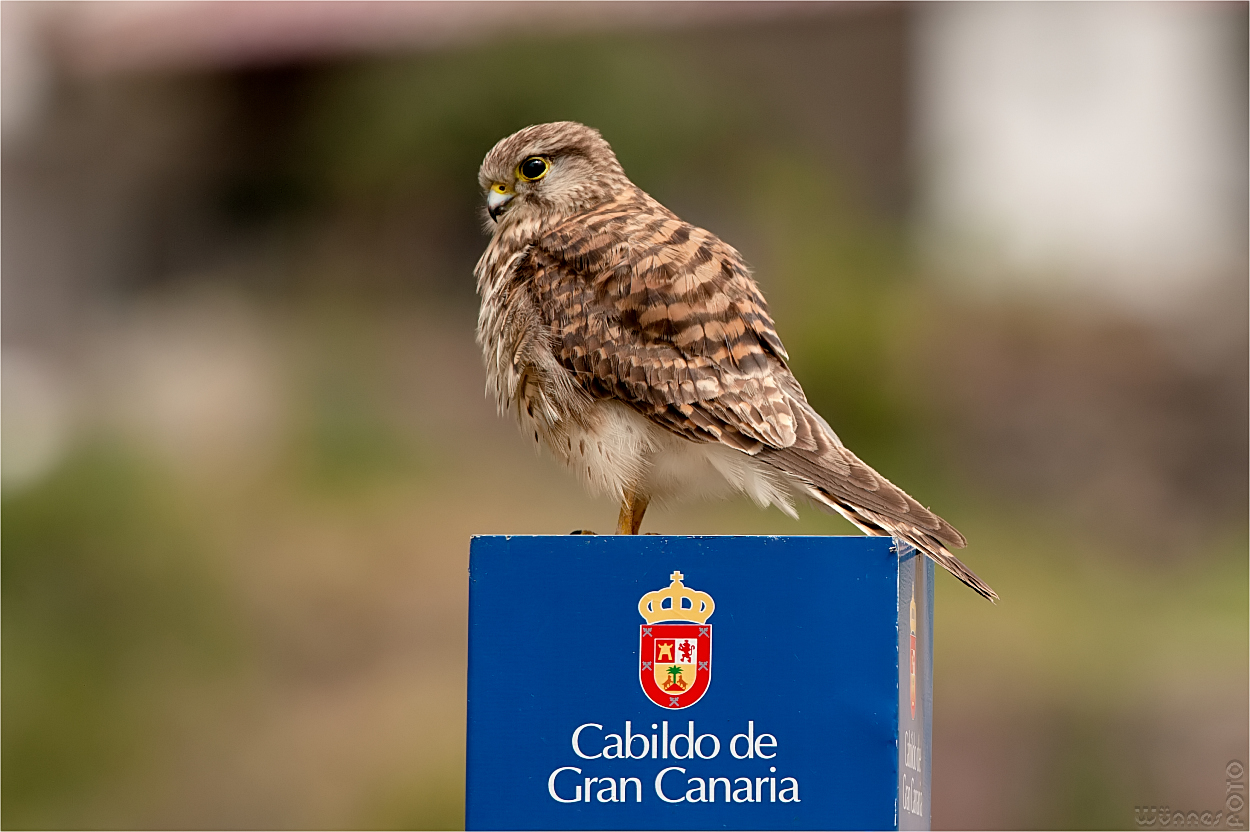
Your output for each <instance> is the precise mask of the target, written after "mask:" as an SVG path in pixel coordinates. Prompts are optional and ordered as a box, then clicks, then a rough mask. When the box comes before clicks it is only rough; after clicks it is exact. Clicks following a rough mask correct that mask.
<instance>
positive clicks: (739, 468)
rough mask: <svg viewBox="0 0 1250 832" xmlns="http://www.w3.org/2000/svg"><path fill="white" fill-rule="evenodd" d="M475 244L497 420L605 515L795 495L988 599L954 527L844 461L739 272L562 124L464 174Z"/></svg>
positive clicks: (630, 523)
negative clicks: (680, 503) (893, 542)
mask: <svg viewBox="0 0 1250 832" xmlns="http://www.w3.org/2000/svg"><path fill="white" fill-rule="evenodd" d="M478 184H479V185H480V187H481V189H482V191H483V194H484V201H485V210H484V216H483V222H484V224H485V227H486V231H487V232H488V233H489V234H490V241H489V242H488V243H487V246H486V249H485V251H484V252H483V253H482V256H481V258H480V259H479V260H478V262H477V265H476V267H475V269H474V277H475V279H476V283H477V292H478V295H479V297H480V301H481V306H480V310H479V314H478V322H477V332H476V336H477V343H478V345H479V346H480V347H481V349H482V356H483V359H484V361H485V365H486V391H487V395H488V397H490V398H493V399H494V401H495V403H496V405H497V406H498V409H499V412H500V414H501V415H506V414H507V413H508V412H509V411H511V412H512V413H513V414H514V415H515V417H516V419H517V420H518V423H519V425H520V428H521V430H522V432H523V433H524V434H525V435H526V436H527V437H529V438H531V439H532V440H533V442H534V443H535V444H536V445H537V446H539V447H540V448H542V447H545V448H546V449H547V450H548V451H549V452H550V453H551V454H552V455H553V456H554V457H555V458H556V460H558V461H559V462H561V463H563V464H564V465H565V466H566V467H568V468H569V469H570V470H571V471H572V472H573V473H574V474H575V475H576V476H577V477H578V478H579V479H580V480H581V482H582V484H583V485H584V486H585V487H586V488H587V490H589V491H590V492H591V493H592V494H596V495H601V496H602V495H607V496H611V497H612V498H614V499H616V500H617V501H618V502H619V504H620V513H619V516H618V520H617V528H616V531H617V533H618V534H638V533H639V531H640V527H641V524H642V518H643V514H644V513H645V512H646V510H647V506H648V505H649V504H650V503H651V501H653V500H656V501H667V500H673V499H677V498H683V497H688V496H692V495H703V496H729V495H731V494H733V493H742V494H745V495H746V496H747V497H749V498H750V499H751V500H753V501H754V502H755V503H756V504H758V505H759V506H761V507H764V508H766V507H768V506H769V505H775V506H776V507H777V508H779V509H780V510H781V511H783V512H785V513H786V514H787V515H789V516H791V517H794V518H796V519H797V517H798V515H797V513H796V512H795V509H794V502H795V498H796V497H802V498H806V499H808V500H810V501H811V502H813V503H815V504H816V505H818V506H820V507H822V508H824V509H825V510H828V511H832V512H836V513H838V514H840V515H841V516H843V517H845V518H846V519H847V520H849V521H850V522H851V523H852V524H854V525H855V526H856V527H858V528H859V529H860V530H861V531H863V532H864V533H866V534H869V535H890V536H894V537H897V538H901V539H902V540H904V541H906V542H907V543H909V544H911V545H912V546H913V547H915V548H916V549H917V550H918V551H920V552H922V553H924V555H926V556H927V557H929V558H931V559H932V560H933V561H935V562H936V563H937V564H939V565H940V566H942V567H944V568H945V569H947V570H948V571H949V572H951V573H952V574H953V575H954V576H955V577H956V578H958V579H959V580H960V581H962V582H964V583H965V584H967V585H968V586H970V587H971V588H972V589H974V590H975V591H976V592H978V593H980V594H981V595H982V596H984V597H986V598H988V599H989V600H990V601H995V600H996V599H997V598H998V595H997V593H995V592H994V590H993V589H991V588H990V587H989V585H987V584H986V583H985V582H984V581H982V580H981V579H980V578H978V577H977V576H976V575H975V574H974V573H973V572H972V571H971V570H970V569H969V568H968V567H966V566H965V565H964V564H963V563H961V562H960V561H959V559H958V558H956V557H955V556H954V555H953V554H952V553H951V549H960V548H963V547H964V546H965V545H966V541H965V539H964V536H963V535H962V534H960V533H959V532H958V531H957V530H956V529H955V528H954V527H953V526H951V525H950V524H949V523H947V522H946V521H945V520H943V519H942V518H941V517H939V516H938V515H936V514H934V513H933V512H932V511H930V510H929V509H928V508H926V507H925V506H923V505H921V504H920V503H919V502H917V501H916V500H914V499H913V498H912V497H911V496H909V495H908V494H907V493H906V492H904V491H903V490H902V489H901V488H899V487H897V486H895V485H894V484H893V483H891V482H890V481H889V480H887V479H886V478H885V477H883V476H882V475H881V474H878V473H877V472H876V471H875V470H873V469H872V468H871V467H869V466H868V465H867V464H866V463H865V462H863V461H862V460H861V459H860V458H859V457H857V456H856V455H855V454H854V453H852V452H851V451H850V449H848V448H847V447H846V446H845V445H844V444H843V443H842V441H841V439H839V438H838V435H837V434H836V433H834V431H833V428H831V427H830V426H829V423H828V422H827V421H825V419H824V418H822V417H821V415H820V414H819V413H817V412H816V410H815V409H814V408H813V407H812V405H811V404H810V403H809V402H808V401H807V397H806V395H805V394H804V392H803V388H802V387H801V386H800V385H799V382H798V380H797V379H796V378H795V376H794V374H793V373H792V372H791V370H790V366H789V362H790V359H789V356H788V355H787V353H786V349H785V347H784V346H783V345H782V342H781V339H780V338H779V337H778V335H777V332H776V328H775V326H774V324H773V319H772V317H771V316H770V314H769V311H768V306H767V304H766V303H765V301H764V296H763V294H762V293H761V292H760V289H759V287H758V286H757V285H756V282H755V280H754V278H753V277H752V276H751V273H750V271H749V270H748V267H747V265H746V263H745V261H744V260H743V258H742V255H741V254H739V253H738V252H737V251H736V250H735V249H734V248H733V247H731V246H730V245H729V244H727V243H725V242H724V241H722V240H721V239H720V238H719V237H717V236H716V235H715V234H713V233H711V232H709V231H707V230H705V229H702V228H699V227H697V226H695V225H692V224H690V223H688V222H685V221H683V220H682V219H681V218H680V217H678V216H677V215H676V214H674V213H673V212H672V211H670V210H668V209H667V208H665V207H664V206H663V205H661V204H660V203H659V202H658V201H656V200H655V199H653V198H652V197H651V196H650V195H648V194H647V193H646V192H644V191H643V190H642V189H641V188H639V187H638V186H637V185H635V184H634V183H633V182H632V181H631V180H630V179H629V177H628V176H627V175H626V174H625V171H624V169H623V168H622V166H621V164H620V162H619V161H618V160H617V157H616V154H615V153H614V152H613V150H612V148H611V146H610V145H609V144H608V142H607V141H606V140H605V139H604V138H603V136H602V135H601V134H600V133H599V131H598V130H595V129H594V128H591V127H588V126H586V125H584V124H580V123H578V122H573V121H557V122H551V123H546V124H535V125H531V126H529V127H525V128H524V129H521V130H519V131H517V132H515V133H513V134H512V135H510V136H507V137H505V138H503V139H501V140H500V141H499V142H498V143H497V144H496V145H495V146H494V147H493V148H492V149H491V150H490V151H489V152H488V153H487V154H486V156H485V158H484V159H483V161H482V165H481V168H480V170H479V172H478Z"/></svg>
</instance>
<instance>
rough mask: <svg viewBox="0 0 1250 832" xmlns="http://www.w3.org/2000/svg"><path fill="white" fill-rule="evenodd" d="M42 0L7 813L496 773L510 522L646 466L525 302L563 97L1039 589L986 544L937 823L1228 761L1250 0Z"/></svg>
mask: <svg viewBox="0 0 1250 832" xmlns="http://www.w3.org/2000/svg"><path fill="white" fill-rule="evenodd" d="M0 18H2V19H0V33H2V35H3V43H2V56H3V73H2V78H3V96H2V103H3V153H2V162H3V208H2V220H3V225H4V245H3V307H2V322H3V329H2V332H3V338H2V345H3V349H2V358H3V372H2V379H3V531H2V533H3V548H2V553H3V554H2V557H3V585H2V592H3V619H2V623H3V682H4V684H3V772H4V776H3V784H2V786H3V794H2V798H3V802H2V807H3V808H2V810H0V822H2V824H3V825H4V826H5V827H7V828H26V827H41V828H47V827H61V828H74V827H94V828H113V827H129V828H143V827H168V828H179V827H195V828H212V827H218V828H236V827H248V828H262V827H273V828H291V827H304V828H352V827H376V828H399V827H411V828H455V827H457V826H459V825H461V824H462V823H463V812H462V800H463V765H464V739H463V736H464V696H465V643H466V628H465V616H466V599H467V575H466V568H467V560H468V537H469V535H470V534H473V533H492V532H493V533H498V532H513V533H565V532H567V531H569V530H570V529H574V528H582V527H586V528H592V529H598V530H600V531H607V530H610V529H611V527H612V526H613V523H614V520H615V516H616V507H615V506H613V505H611V504H610V503H609V502H608V501H594V500H591V499H590V498H588V497H587V496H585V495H584V494H583V493H582V492H581V490H580V488H579V487H578V486H577V485H576V483H575V482H574V481H573V480H572V478H570V477H567V476H566V475H565V474H564V473H563V472H562V471H560V470H558V469H557V467H556V466H555V465H554V464H553V463H552V462H551V461H550V460H548V459H545V458H536V457H535V456H534V455H533V454H532V452H531V450H530V446H529V445H528V444H527V443H526V442H525V441H523V440H522V439H521V437H520V436H519V435H518V434H517V432H516V429H515V427H514V425H513V424H512V423H511V422H510V421H508V420H506V419H501V418H499V417H497V416H496V415H495V413H494V411H493V407H492V405H491V404H490V403H489V402H488V401H487V400H486V398H485V397H484V395H483V386H484V374H483V370H482V367H481V360H480V357H479V354H478V352H477V349H476V347H475V346H474V343H473V327H474V323H475V317H476V304H477V301H476V298H475V296H474V290H473V279H472V275H471V271H472V267H473V264H474V262H475V260H476V258H477V256H478V255H479V253H480V251H481V249H482V248H483V246H484V245H485V242H486V238H485V236H484V235H483V233H482V231H481V224H482V218H481V214H480V207H481V195H480V194H479V193H478V191H477V183H476V170H477V166H478V164H479V162H480V161H481V158H482V156H483V155H484V154H485V153H486V151H487V150H488V149H489V148H490V147H491V145H492V144H493V143H494V142H495V141H496V140H498V139H499V138H501V137H503V136H504V135H506V134H508V133H511V132H512V131H514V130H516V129H518V128H520V127H522V126H525V125H527V124H530V123H534V122H539V121H547V120H554V119H576V120H581V121H584V122H586V123H589V124H591V125H594V126H596V127H598V128H599V129H601V130H602V132H603V134H604V135H605V137H606V138H607V139H608V140H609V141H610V142H612V144H613V146H614V147H615V149H616V150H617V152H618V155H619V157H620V159H621V161H622V163H623V164H624V166H625V169H626V170H627V171H628V172H629V173H630V175H631V176H632V178H633V179H634V180H635V181H636V182H637V183H638V184H639V185H640V186H642V187H643V188H644V189H646V190H648V191H649V192H650V193H652V194H653V195H654V196H655V197H656V198H658V199H659V200H660V201H662V202H664V203H665V204H667V205H668V206H669V207H671V208H672V209H674V210H675V211H677V212H678V213H679V214H680V215H682V216H683V217H685V218H686V219H688V220H691V221H693V222H695V223H697V224H699V225H703V226H705V227H707V228H709V229H711V230H713V231H715V232H716V233H718V234H719V235H721V236H722V237H724V238H725V239H727V240H728V241H730V242H731V243H732V244H733V245H735V246H736V247H737V248H739V249H740V250H741V251H742V252H743V253H744V255H745V256H746V258H747V260H748V261H749V262H750V263H751V264H752V265H753V266H754V268H755V270H756V273H757V275H758V278H759V281H760V283H761V285H762V287H763V289H764V292H765V294H766V296H767V297H768V299H769V302H770V304H771V308H772V311H773V314H774V317H775V318H776V321H777V325H778V329H779V331H780V333H781V335H782V337H783V339H784V340H785V342H786V345H787V347H788V348H789V350H790V353H791V354H792V355H793V367H794V369H795V371H796V373H797V375H798V377H799V378H800V379H801V380H802V381H803V383H804V385H805V387H806V389H807V391H808V394H809V398H810V399H811V400H812V401H813V402H814V403H815V404H816V405H817V407H818V408H819V409H820V410H821V411H822V412H823V413H824V414H825V416H826V417H827V418H828V419H829V421H830V422H831V423H832V424H833V425H834V426H835V428H837V430H838V431H839V433H840V434H841V435H842V437H843V439H844V440H845V441H846V442H847V444H848V445H850V446H851V447H853V448H855V449H856V451H857V452H858V453H859V454H860V455H861V456H862V457H864V458H865V459H866V460H868V461H869V462H870V463H871V464H873V465H874V466H875V467H877V468H878V469H879V470H881V471H882V472H883V473H885V474H886V475H887V476H888V477H890V478H891V479H892V480H894V481H895V482H897V483H899V484H901V485H903V486H904V487H906V488H907V489H908V490H910V491H912V492H913V493H914V494H916V495H917V496H919V497H920V498H921V499H922V500H923V501H924V502H926V504H929V505H932V506H933V507H934V508H935V509H936V510H938V511H939V512H941V513H942V514H943V515H944V516H946V517H947V518H948V519H950V520H951V521H952V522H953V523H954V524H955V525H956V526H957V527H959V528H960V529H961V530H962V531H963V532H964V533H965V534H966V535H967V537H968V539H969V541H970V546H969V549H968V550H967V555H966V560H967V562H968V563H969V564H971V565H972V566H973V568H975V569H976V571H977V572H978V573H980V575H981V576H982V577H984V578H985V579H986V580H987V581H988V582H989V583H990V584H991V585H993V586H994V587H995V588H996V589H997V590H998V591H999V592H1000V593H1001V594H1002V602H1001V603H1000V604H999V605H998V606H997V607H994V606H991V605H989V604H987V603H985V602H984V601H982V600H981V599H979V598H978V597H977V596H975V595H974V594H973V593H971V592H969V591H967V590H966V589H965V588H964V587H962V586H960V585H959V584H958V583H957V582H956V581H954V580H953V579H949V578H948V577H946V576H942V577H939V579H938V587H937V596H938V597H937V642H936V644H937V646H936V650H937V656H936V674H937V676H936V702H937V708H936V715H935V722H936V724H935V729H934V750H933V764H934V775H933V805H932V809H933V822H934V825H935V828H960V827H966V828H996V827H997V828H1013V827H1026V828H1039V827H1061V828H1094V827H1112V828H1123V827H1129V826H1132V825H1133V817H1134V816H1133V808H1134V806H1136V805H1148V804H1154V805H1161V806H1162V805H1170V806H1171V807H1172V808H1173V809H1184V810H1190V809H1194V810H1199V811H1201V810H1206V809H1209V810H1211V811H1213V812H1214V811H1220V810H1221V809H1222V808H1223V801H1224V796H1225V779H1226V778H1225V774H1224V769H1225V765H1226V764H1227V763H1228V761H1229V760H1231V759H1234V758H1236V759H1240V760H1242V761H1243V762H1244V761H1245V760H1246V756H1245V755H1246V751H1247V708H1248V701H1247V676H1248V672H1250V669H1248V666H1247V663H1248V659H1247V656H1248V654H1250V643H1248V641H1250V639H1248V636H1247V615H1248V612H1247V543H1248V541H1247V503H1248V499H1250V495H1248V490H1247V470H1248V468H1247V352H1248V342H1247V320H1248V315H1247V307H1248V297H1247V294H1248V293H1247V282H1248V281H1247V245H1248V241H1247V223H1248V214H1247V194H1248V186H1247V148H1248V139H1247V5H1246V4H1245V3H1236V4H1233V3H1204V4H1190V3H1177V4H1172V3H1149V4H1137V3H1115V4H1093V3H1090V4H1054V5H1051V4H1043V5H1035V4H1031V3H1012V4H1001V5H1000V4H979V3H978V4H968V5H965V4H961V3H942V4H922V5H906V4H895V3H888V4H861V3H856V4H835V5H826V4H819V3H802V4H793V5H792V4H785V3H770V4H762V5H761V4H755V3H733V4H719V3H705V4H682V5H669V4H657V3H649V2H640V3H629V4H614V3H599V4H594V5H590V4H586V5H583V4H572V3H568V4H565V3H560V4H530V3H507V4H496V3H489V2H481V3H467V4H456V3H419V4H409V3H371V2H357V3H338V2H322V3H310V4H305V3H298V2H291V3H264V2H258V3H247V4H245V3H216V2H200V3H173V4H166V3H161V2H151V3H133V4H132V3H90V4H88V3H82V4H79V3H56V4H43V3H34V4H31V3H23V2H11V0H6V1H5V2H4V3H3V4H2V5H0ZM647 528H648V530H650V531H659V532H669V533H686V532H700V533H738V534H758V533H770V534H772V533H779V534H849V533H853V532H854V530H853V529H852V528H851V527H850V526H849V525H847V524H845V523H844V522H843V521H841V520H840V519H838V518H836V517H829V516H826V515H823V514H821V513H819V512H818V511H816V510H815V509H810V508H809V509H807V510H805V511H804V512H803V513H802V520H801V521H800V522H798V523H795V522H793V521H790V520H789V519H787V518H786V517H784V516H783V515H781V514H780V513H778V512H775V511H773V512H761V511H759V510H757V509H755V508H754V507H753V506H751V505H749V504H747V503H744V502H729V503H723V504H692V505H684V506H675V507H660V508H654V509H652V511H651V512H650V513H649V514H648V518H647Z"/></svg>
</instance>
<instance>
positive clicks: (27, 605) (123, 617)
mask: <svg viewBox="0 0 1250 832" xmlns="http://www.w3.org/2000/svg"><path fill="white" fill-rule="evenodd" d="M162 468H163V466H161V465H160V464H158V463H156V462H154V461H153V460H152V459H151V457H150V455H149V454H146V453H143V452H142V451H136V450H135V449H133V448H127V447H124V446H122V445H120V444H118V443H116V442H112V441H107V440H100V441H97V442H93V443H91V444H88V445H86V446H85V447H83V448H82V450H80V451H79V452H77V453H75V454H74V455H72V456H71V457H70V458H69V459H68V460H67V462H66V463H65V464H64V465H63V466H62V467H61V468H60V470H58V471H57V472H55V473H54V474H53V475H52V476H51V477H49V478H48V479H47V480H45V481H44V482H43V483H41V484H39V485H38V486H36V487H34V488H32V489H30V490H27V491H24V492H22V493H20V494H15V495H10V494H6V495H5V496H4V498H3V504H2V505H3V516H4V524H3V532H2V538H0V539H2V541H3V543H2V545H3V552H4V581H3V589H2V597H3V600H4V607H3V622H4V637H3V646H4V669H5V684H4V688H3V702H4V723H5V724H4V744H3V760H4V770H5V777H4V824H5V826H8V827H9V828H31V827H50V826H62V825H65V824H69V825H82V826H91V825H93V819H92V815H91V814H90V813H89V812H87V811H85V810H87V809H89V808H90V804H91V802H92V801H93V800H94V799H96V798H97V796H98V794H99V793H100V792H101V791H102V790H105V789H107V788H108V787H109V786H110V785H115V784H116V780H117V778H118V776H119V774H120V773H121V772H123V771H124V770H125V769H126V768H127V767H128V766H132V765H136V761H137V760H138V759H140V758H141V757H142V755H143V753H144V752H145V751H147V750H149V746H151V745H152V744H153V743H156V742H159V738H160V736H161V734H162V732H163V730H164V729H165V728H166V727H167V726H166V725H165V724H164V723H163V721H162V720H163V719H164V718H166V717H167V716H168V714H167V713H166V712H167V710H168V705H169V702H168V701H167V700H168V697H169V696H170V695H171V693H174V692H176V691H177V689H178V687H179V686H180V685H184V684H196V683H200V684H202V683H203V682H205V681H206V680H212V679H215V678H218V677H220V676H222V675H227V676H228V675H229V674H230V673H231V672H232V671H233V670H234V669H235V668H237V666H238V660H239V654H240V651H241V649H242V645H243V643H244V637H243V634H242V633H240V632H238V631H237V629H236V628H235V626H234V623H233V616H232V614H231V612H232V611H231V606H230V601H229V596H228V594H227V593H226V591H225V587H224V586H223V584H222V581H221V579H220V576H218V575H216V574H215V573H214V570H213V569H212V568H211V566H210V565H209V564H208V563H206V560H205V555H206V539H205V537H206V536H205V533H204V531H203V529H202V527H201V524H202V523H204V522H205V520H206V519H207V518H205V517H203V516H200V515H199V514H198V512H197V511H196V510H195V508H194V507H192V506H188V505H185V504H182V503H181V502H180V501H179V499H178V496H177V492H176V491H175V490H171V488H170V485H171V478H170V476H169V474H168V473H167V472H166V471H164V470H162Z"/></svg>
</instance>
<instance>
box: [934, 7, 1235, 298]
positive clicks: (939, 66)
mask: <svg viewBox="0 0 1250 832" xmlns="http://www.w3.org/2000/svg"><path fill="white" fill-rule="evenodd" d="M917 16H918V24H917V28H916V43H915V47H916V48H915V50H914V60H915V63H914V64H913V67H914V72H915V85H914V90H915V103H914V107H915V110H914V112H915V117H916V128H917V130H916V141H917V146H916V158H917V161H918V163H919V170H918V172H919V185H920V191H919V194H918V196H919V201H918V208H919V211H918V221H919V222H918V227H919V232H920V240H921V244H922V250H923V252H924V253H925V256H926V257H927V258H928V261H929V263H930V264H931V265H933V266H935V267H937V269H938V271H939V272H940V273H942V274H944V275H945V276H946V277H947V278H948V279H951V280H960V281H963V282H964V283H965V284H966V285H969V286H972V287H975V288H977V289H980V290H983V291H984V290H989V291H996V292H1006V293H1013V292H1020V291H1026V292H1048V291H1051V290H1054V289H1059V290H1067V291H1068V292H1069V293H1070V292H1072V291H1073V290H1075V291H1076V292H1077V294H1078V295H1084V296H1087V297H1090V298H1093V299H1101V300H1103V301H1109V302H1112V303H1114V304H1116V305H1118V306H1120V307H1122V308H1127V309H1130V310H1132V311H1135V312H1138V313H1144V314H1146V315H1148V316H1152V317H1158V316H1161V315H1164V316H1165V315H1166V314H1167V313H1168V312H1170V311H1172V310H1175V309H1178V308H1180V307H1182V306H1186V305H1189V303H1190V301H1191V300H1192V299H1194V298H1197V297H1201V296H1202V295H1203V294H1204V293H1208V292H1209V291H1210V289H1211V287H1212V285H1213V284H1215V283H1217V282H1219V281H1225V282H1227V281H1228V280H1229V279H1230V277H1235V276H1236V275H1237V274H1238V273H1239V270H1241V271H1240V273H1241V274H1242V275H1244V269H1245V262H1246V245H1247V227H1246V223H1247V208H1246V205H1247V153H1248V149H1247V144H1246V142H1247V138H1246V136H1247V133H1246V98H1245V96H1246V87H1245V76H1246V71H1247V67H1246V63H1245V51H1244V50H1245V47H1244V43H1245V39H1246V31H1245V22H1244V17H1243V16H1242V15H1241V14H1240V13H1239V10H1238V9H1237V8H1236V7H1235V6H1234V5H1233V4H1196V3H1194V4H1191V3H931V4H921V5H920V6H919V7H918V8H917Z"/></svg>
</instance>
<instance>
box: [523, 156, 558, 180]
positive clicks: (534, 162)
mask: <svg viewBox="0 0 1250 832" xmlns="http://www.w3.org/2000/svg"><path fill="white" fill-rule="evenodd" d="M549 170H551V165H549V164H547V160H546V159H544V158H543V157H541V156H531V157H529V158H528V159H526V160H525V161H524V162H522V163H521V164H520V166H519V167H517V173H519V174H520V175H521V178H522V179H524V180H525V181H526V182H533V181H534V180H536V179H542V178H543V177H544V176H546V175H547V171H549Z"/></svg>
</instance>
